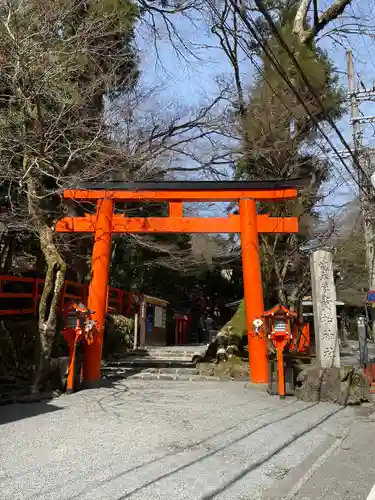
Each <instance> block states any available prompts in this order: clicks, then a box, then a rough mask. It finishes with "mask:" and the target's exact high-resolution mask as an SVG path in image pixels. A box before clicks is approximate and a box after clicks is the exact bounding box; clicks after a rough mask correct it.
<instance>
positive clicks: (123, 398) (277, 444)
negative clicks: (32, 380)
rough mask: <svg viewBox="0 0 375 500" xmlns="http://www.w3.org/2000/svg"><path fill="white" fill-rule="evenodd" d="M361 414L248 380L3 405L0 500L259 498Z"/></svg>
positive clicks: (119, 388)
mask: <svg viewBox="0 0 375 500" xmlns="http://www.w3.org/2000/svg"><path fill="white" fill-rule="evenodd" d="M353 418H354V411H353V410H352V409H350V408H340V407H336V406H332V405H329V404H326V403H320V404H317V405H312V404H307V403H303V402H298V401H296V400H295V399H293V398H290V399H286V400H283V401H281V400H280V399H278V398H277V397H271V396H269V395H268V394H267V393H266V392H265V391H264V389H263V388H262V389H261V388H259V387H253V386H250V384H247V383H243V382H225V383H219V382H196V383H194V382H160V381H137V380H132V381H129V380H124V381H121V382H118V383H116V384H115V385H113V386H112V387H108V388H101V389H96V390H90V391H82V392H80V393H77V394H74V395H71V396H62V397H61V398H59V399H57V400H54V401H52V402H51V403H48V404H47V403H34V404H29V405H11V406H8V407H3V408H0V498H1V499H6V500H89V499H90V500H120V499H126V498H131V499H133V500H141V499H142V500H153V499H155V500H157V499H162V500H190V499H192V500H193V499H194V500H198V499H202V500H210V499H214V498H215V499H220V500H229V499H230V500H245V499H247V500H256V499H259V498H261V494H262V492H263V491H264V490H265V489H267V488H269V487H270V486H271V485H272V484H273V483H275V481H277V480H278V479H281V478H282V477H283V476H285V475H286V474H287V473H288V472H289V471H290V470H291V469H292V468H293V467H295V466H296V465H298V464H299V463H300V462H301V461H302V460H304V459H305V458H306V457H307V456H308V455H309V454H310V453H311V452H312V451H313V450H314V449H315V448H316V447H317V446H319V445H322V443H324V441H325V439H326V438H327V436H332V435H337V436H338V437H339V436H340V435H341V434H342V433H343V432H344V429H346V428H347V427H348V426H349V425H350V424H351V423H352V421H353Z"/></svg>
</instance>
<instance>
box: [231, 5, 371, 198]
mask: <svg viewBox="0 0 375 500" xmlns="http://www.w3.org/2000/svg"><path fill="white" fill-rule="evenodd" d="M230 2H231V4H232V6H233V7H234V9H235V10H236V11H237V13H238V14H239V15H240V17H241V19H242V21H243V22H244V24H245V25H246V27H247V28H248V29H249V31H250V32H251V33H252V35H253V36H254V38H255V40H256V41H257V43H258V44H259V45H260V46H261V48H262V50H263V51H264V52H265V54H266V55H267V56H268V58H269V59H270V61H271V63H272V65H273V66H274V67H275V69H276V71H277V72H278V73H279V74H280V76H281V77H282V78H283V80H284V81H285V83H286V84H287V85H288V87H289V88H290V89H291V90H292V92H293V94H294V95H295V97H296V98H297V99H298V101H299V102H300V104H301V105H302V106H303V108H304V109H305V111H306V112H307V113H308V115H309V116H310V118H311V119H312V120H313V122H314V124H315V126H316V127H317V128H318V130H319V131H320V133H321V134H322V135H323V137H324V138H325V139H326V141H327V142H328V144H329V145H330V146H331V148H332V150H333V151H334V152H335V153H336V155H337V156H338V158H339V160H340V161H341V163H342V164H343V166H344V168H345V169H346V170H347V171H348V173H349V174H350V175H351V177H352V178H353V180H354V181H355V182H356V183H357V180H356V179H355V177H354V176H353V174H352V172H351V171H350V169H349V168H348V166H347V165H346V163H345V161H344V160H343V158H342V157H341V155H340V153H339V151H338V150H337V148H336V147H335V146H334V144H333V143H332V141H331V140H330V139H329V137H328V136H327V134H326V133H325V132H324V130H323V129H322V127H321V126H320V123H319V122H318V120H317V118H316V117H315V116H314V115H313V114H312V113H311V111H310V110H309V109H308V107H307V106H306V104H305V102H304V100H303V98H302V97H301V96H300V94H299V92H298V90H297V89H296V88H295V86H294V85H293V84H292V82H291V81H290V79H289V77H288V76H287V75H286V74H285V71H284V69H283V68H282V66H281V65H280V63H279V62H278V61H277V59H276V57H275V55H274V54H273V53H272V50H271V49H270V47H269V46H266V45H265V44H264V43H263V42H262V40H261V39H260V36H259V34H258V32H257V28H256V25H255V23H254V21H253V20H252V19H251V18H250V19H249V18H248V17H247V15H246V13H245V11H244V10H243V9H240V8H239V7H238V6H237V5H236V4H235V2H234V1H233V0H230ZM255 3H256V5H257V7H258V9H259V10H260V12H261V13H262V14H263V16H264V17H265V19H266V21H267V22H268V24H269V26H270V28H271V29H272V32H273V33H274V35H275V36H276V37H277V39H278V41H279V43H280V45H281V46H282V47H283V48H284V50H285V51H286V52H287V54H288V56H289V57H290V59H291V60H292V62H293V64H294V66H295V67H296V69H297V70H298V72H299V73H300V75H301V78H302V80H303V81H304V83H305V85H306V86H307V87H308V88H309V90H310V92H311V93H312V95H313V96H314V98H315V100H316V102H317V103H318V105H319V107H320V108H321V110H322V111H323V112H325V108H324V106H323V104H322V102H321V100H320V98H319V96H318V95H317V94H316V92H315V90H314V88H313V87H312V86H311V84H310V82H309V80H308V78H307V77H306V75H305V73H304V71H303V69H302V68H301V66H300V64H299V63H298V61H297V59H296V58H295V56H294V54H293V53H292V51H291V50H290V48H289V47H288V45H287V44H286V42H285V41H284V39H283V38H282V36H281V35H280V33H279V31H278V29H277V27H276V25H275V23H274V21H273V19H272V17H271V16H270V14H269V13H268V11H267V9H266V8H265V7H264V5H263V2H262V1H261V0H255ZM327 121H328V122H329V124H330V125H331V127H332V128H333V130H334V131H335V132H336V133H337V135H338V137H339V139H340V141H341V142H342V144H343V145H344V147H345V149H346V150H347V151H348V153H349V155H350V156H351V157H352V159H353V162H354V163H355V165H356V166H357V168H358V169H359V170H360V171H362V173H363V174H364V175H366V174H365V172H363V169H362V167H361V165H360V164H359V162H358V160H357V158H356V157H355V155H354V154H353V152H352V150H351V147H350V146H349V144H348V143H347V142H346V140H345V138H344V137H343V135H342V133H341V132H340V130H339V129H338V128H337V126H336V124H335V123H334V122H333V121H332V119H331V118H330V117H329V116H328V117H327ZM357 184H358V183H357ZM360 189H361V187H360Z"/></svg>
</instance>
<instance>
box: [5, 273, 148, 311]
mask: <svg viewBox="0 0 375 500" xmlns="http://www.w3.org/2000/svg"><path fill="white" fill-rule="evenodd" d="M43 283H44V280H43V279H40V278H25V277H18V276H0V316H14V315H26V314H34V315H36V314H37V312H38V303H39V299H40V297H41V294H42V285H43ZM87 295H88V285H87V284H83V283H76V282H74V281H65V282H64V287H63V289H62V293H61V299H60V300H61V310H66V309H67V307H68V306H69V304H70V303H72V302H74V301H82V302H83V303H85V304H87ZM137 296H139V294H138V293H134V292H125V291H124V290H120V289H119V288H114V287H111V286H110V287H108V299H107V304H108V310H109V311H111V312H116V313H117V314H124V315H125V316H129V315H131V312H132V311H131V310H132V304H133V297H137Z"/></svg>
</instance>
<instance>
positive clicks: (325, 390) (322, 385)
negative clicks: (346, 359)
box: [295, 365, 372, 406]
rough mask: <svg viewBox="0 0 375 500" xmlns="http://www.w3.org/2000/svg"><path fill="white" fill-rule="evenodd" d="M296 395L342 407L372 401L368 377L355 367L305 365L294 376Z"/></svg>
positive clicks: (311, 400)
mask: <svg viewBox="0 0 375 500" xmlns="http://www.w3.org/2000/svg"><path fill="white" fill-rule="evenodd" d="M295 396H296V397H297V398H298V399H300V400H302V401H306V402H314V403H315V402H318V401H326V402H330V403H336V404H339V405H343V406H345V405H350V404H361V403H364V402H370V401H372V397H371V394H370V385H369V380H368V377H367V376H366V375H365V373H364V371H363V370H362V369H361V368H359V367H356V366H343V367H341V368H324V369H322V368H320V367H319V366H317V365H311V366H308V367H306V368H305V369H304V370H303V371H302V372H301V373H300V374H299V375H298V377H297V382H296V386H295Z"/></svg>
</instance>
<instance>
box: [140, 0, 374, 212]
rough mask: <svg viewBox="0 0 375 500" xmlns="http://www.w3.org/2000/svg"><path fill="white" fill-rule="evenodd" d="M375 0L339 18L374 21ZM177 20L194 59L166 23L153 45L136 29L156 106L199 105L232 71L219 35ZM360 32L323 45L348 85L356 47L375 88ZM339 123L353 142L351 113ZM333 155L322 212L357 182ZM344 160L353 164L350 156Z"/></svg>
mask: <svg viewBox="0 0 375 500" xmlns="http://www.w3.org/2000/svg"><path fill="white" fill-rule="evenodd" d="M332 1H333V0H320V2H319V7H320V8H321V9H324V7H325V6H326V5H327V4H330V3H332ZM372 2H373V0H353V2H352V5H351V6H349V7H348V8H347V10H346V15H345V17H342V18H341V20H340V23H343V24H344V25H345V26H344V27H345V29H346V30H347V31H353V30H356V31H358V22H361V23H362V22H368V23H369V24H370V25H371V22H369V20H370V19H371V18H372V19H375V7H374V6H373V5H371V4H372ZM353 16H355V19H354V18H353ZM357 19H358V21H357ZM174 22H175V25H176V28H177V30H178V32H179V34H180V36H181V38H182V39H183V40H184V42H185V43H186V45H187V46H188V48H190V49H191V50H192V52H194V54H195V57H193V56H191V55H189V54H188V53H187V52H186V51H184V57H181V56H180V55H179V54H178V53H177V52H176V50H174V49H173V47H172V44H171V43H170V41H169V40H168V39H167V37H166V30H165V26H164V25H163V24H162V23H159V24H158V29H159V30H160V33H161V36H160V39H159V40H157V42H156V44H155V45H154V43H153V40H152V39H150V30H149V29H148V28H147V26H143V27H141V29H140V31H139V33H138V41H137V43H138V46H139V48H140V50H141V52H142V57H141V61H142V67H141V70H142V79H141V82H142V83H143V84H144V85H146V86H153V85H155V84H157V85H159V86H160V90H159V91H158V95H157V97H155V98H154V100H155V103H154V104H157V105H158V106H162V107H163V108H165V109H169V108H171V107H173V105H175V103H178V105H179V106H181V105H182V106H187V107H193V108H194V107H198V106H200V105H201V104H203V103H205V102H208V101H209V100H210V99H212V98H213V97H214V96H215V95H217V92H218V87H217V83H216V80H217V78H218V77H220V76H228V75H230V74H231V72H230V67H229V64H228V62H227V60H226V58H225V56H224V54H223V53H222V52H221V50H220V49H219V48H218V46H217V41H216V39H215V37H213V36H212V35H211V33H210V32H209V31H208V29H207V27H206V26H205V25H204V24H203V23H202V22H196V23H195V25H193V24H192V23H191V22H190V21H188V20H187V19H185V18H183V17H182V16H176V18H175V19H174ZM374 32H375V30H374ZM362 33H363V34H362V35H358V34H351V33H348V35H347V40H346V41H342V44H340V43H334V42H333V40H332V38H330V36H329V33H328V30H326V31H325V32H324V36H322V38H321V40H320V42H319V45H320V46H321V47H322V48H323V49H325V50H327V52H328V54H329V55H330V57H331V59H332V61H333V63H334V65H335V68H336V70H337V72H338V73H339V75H340V81H341V83H342V85H343V86H344V87H345V88H347V73H346V48H351V49H352V51H353V56H354V64H355V70H356V72H357V73H358V74H359V75H360V78H361V80H362V81H363V83H364V84H365V86H366V87H367V88H370V87H371V88H372V87H373V85H374V83H373V82H374V81H375V50H374V49H375V38H374V37H370V36H368V35H366V32H365V31H363V30H362ZM241 69H242V73H243V75H244V81H245V82H247V83H248V85H249V86H250V85H251V82H252V76H253V75H254V68H253V67H252V66H251V63H250V62H249V61H248V60H244V61H242V68H241ZM360 110H361V112H362V113H363V114H365V115H367V116H368V115H375V105H373V104H371V103H366V104H363V105H361V107H360ZM337 126H338V127H339V129H340V131H341V132H342V134H343V135H344V137H345V139H346V141H347V142H348V143H349V144H350V145H351V144H352V132H351V130H352V129H351V125H350V122H349V115H346V116H344V117H343V119H341V120H340V121H339V122H338V123H337ZM326 132H327V133H328V135H329V137H330V138H331V140H332V142H333V143H334V144H335V146H336V147H337V149H338V150H339V151H343V150H344V149H345V148H344V146H343V144H342V143H341V142H340V140H339V138H338V137H337V135H336V134H335V133H334V132H333V131H331V130H330V129H329V127H327V128H326ZM374 136H375V125H366V126H364V128H363V137H364V144H365V145H369V146H373V145H374V142H375V140H374ZM330 156H331V155H330ZM331 157H332V160H333V162H334V164H335V165H336V168H335V171H334V174H333V178H332V180H331V183H330V184H329V185H328V186H327V191H328V192H331V191H332V193H331V194H330V195H328V196H327V198H326V200H325V202H324V207H323V210H325V211H326V213H330V214H331V213H335V212H336V211H340V210H342V207H343V206H344V205H345V204H346V203H347V202H348V201H349V200H350V199H352V198H353V197H354V196H355V194H356V190H355V185H354V183H353V181H352V180H351V179H350V176H349V174H348V173H347V172H346V171H345V169H344V167H343V166H342V164H340V162H338V161H336V159H335V155H334V154H333V155H332V156H331ZM346 161H347V164H348V166H350V160H349V159H347V160H346Z"/></svg>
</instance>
